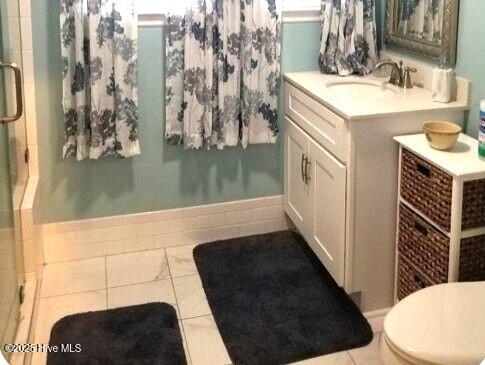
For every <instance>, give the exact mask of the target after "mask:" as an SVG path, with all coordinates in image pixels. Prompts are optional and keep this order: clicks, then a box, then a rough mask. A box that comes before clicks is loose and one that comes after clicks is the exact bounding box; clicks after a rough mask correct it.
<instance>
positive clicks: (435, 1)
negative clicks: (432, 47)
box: [398, 0, 444, 42]
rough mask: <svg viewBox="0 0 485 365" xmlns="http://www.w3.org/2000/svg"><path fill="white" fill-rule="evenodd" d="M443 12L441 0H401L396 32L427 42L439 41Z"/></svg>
mask: <svg viewBox="0 0 485 365" xmlns="http://www.w3.org/2000/svg"><path fill="white" fill-rule="evenodd" d="M443 12H444V1H443V0H401V2H400V6H399V29H398V32H399V33H400V34H405V35H409V36H411V37H415V38H419V39H425V40H427V41H429V42H440V41H441V30H442V25H443Z"/></svg>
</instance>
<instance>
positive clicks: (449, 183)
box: [401, 149, 453, 231]
mask: <svg viewBox="0 0 485 365" xmlns="http://www.w3.org/2000/svg"><path fill="white" fill-rule="evenodd" d="M452 187H453V178H452V177H451V176H450V175H448V174H447V173H445V172H443V171H441V170H440V169H439V168H437V167H435V166H434V165H432V164H430V163H429V162H426V161H425V160H423V159H421V158H419V157H418V156H416V155H415V154H413V153H411V152H409V151H408V150H406V149H403V151H402V160H401V196H402V197H403V198H404V199H405V200H406V201H407V202H409V203H410V204H411V205H412V206H413V207H415V208H417V209H418V210H419V211H421V212H423V213H424V214H425V215H426V216H427V217H428V218H429V219H431V220H432V221H433V222H436V223H437V224H438V225H439V226H441V227H443V228H445V229H446V230H447V231H449V230H450V221H451V193H452Z"/></svg>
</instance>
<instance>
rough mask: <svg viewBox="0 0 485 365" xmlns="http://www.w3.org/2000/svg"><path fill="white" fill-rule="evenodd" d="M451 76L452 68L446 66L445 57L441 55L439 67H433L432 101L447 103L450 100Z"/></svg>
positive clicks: (452, 74)
mask: <svg viewBox="0 0 485 365" xmlns="http://www.w3.org/2000/svg"><path fill="white" fill-rule="evenodd" d="M453 76H454V73H453V70H452V69H451V68H450V67H448V66H447V62H446V57H444V56H442V57H441V58H440V66H439V68H435V69H433V86H432V98H433V101H436V102H438V103H449V102H450V101H451V91H452V88H453Z"/></svg>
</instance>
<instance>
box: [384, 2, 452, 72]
mask: <svg viewBox="0 0 485 365" xmlns="http://www.w3.org/2000/svg"><path fill="white" fill-rule="evenodd" d="M458 6H459V0H386V27H385V34H384V36H385V42H386V44H387V45H391V46H397V47H401V48H404V49H407V50H410V51H412V52H415V53H418V54H420V55H422V56H425V57H429V58H433V59H434V60H436V61H438V60H440V59H441V58H444V59H445V60H446V62H447V63H448V64H449V65H452V66H454V65H455V62H456V38H457V31H458Z"/></svg>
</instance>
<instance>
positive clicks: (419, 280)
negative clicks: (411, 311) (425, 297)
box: [397, 256, 433, 300]
mask: <svg viewBox="0 0 485 365" xmlns="http://www.w3.org/2000/svg"><path fill="white" fill-rule="evenodd" d="M397 272H398V280H397V298H398V299H399V300H401V299H404V298H405V297H407V296H408V295H410V294H412V293H414V292H416V291H418V290H421V289H424V288H426V287H428V286H431V285H433V284H432V283H431V282H430V281H429V280H427V279H426V278H425V277H424V276H422V275H420V274H419V273H418V272H416V270H415V269H414V268H413V267H412V265H411V264H409V262H407V261H406V259H405V258H404V257H402V256H399V263H398V269H397Z"/></svg>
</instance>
